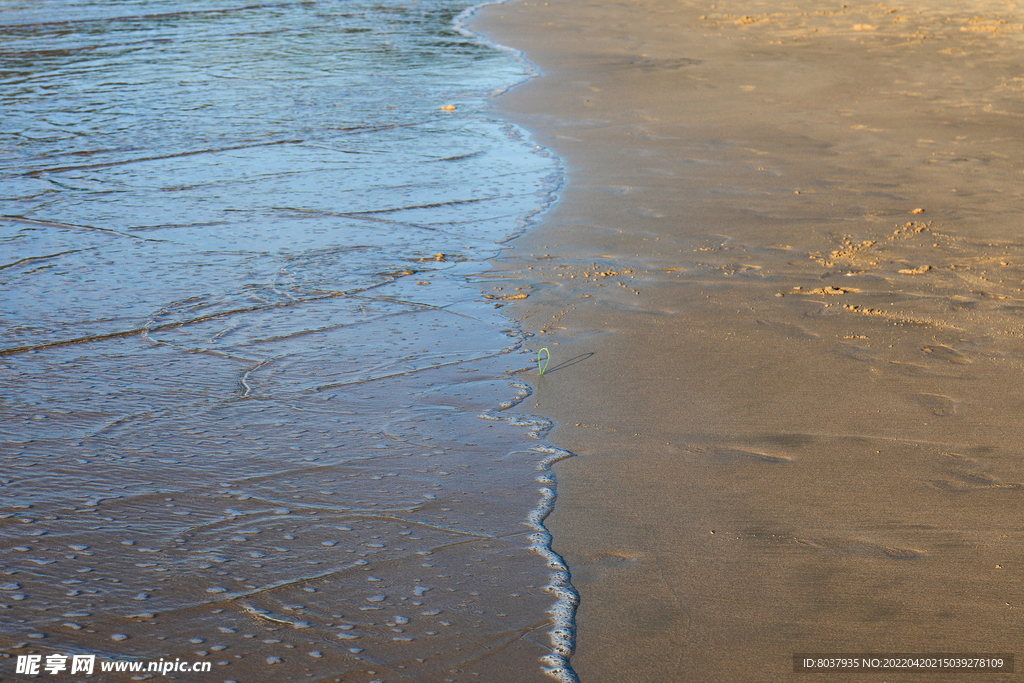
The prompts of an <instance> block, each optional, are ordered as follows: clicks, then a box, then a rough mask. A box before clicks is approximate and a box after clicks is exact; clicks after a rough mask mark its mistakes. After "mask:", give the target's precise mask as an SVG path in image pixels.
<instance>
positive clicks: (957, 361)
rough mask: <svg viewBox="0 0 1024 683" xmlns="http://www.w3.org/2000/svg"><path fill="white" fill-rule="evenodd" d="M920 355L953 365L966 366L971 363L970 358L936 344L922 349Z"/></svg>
mask: <svg viewBox="0 0 1024 683" xmlns="http://www.w3.org/2000/svg"><path fill="white" fill-rule="evenodd" d="M921 353H927V354H928V355H929V356H933V357H935V358H940V359H942V360H944V361H946V362H947V363H952V364H953V365H967V364H968V363H970V362H971V359H970V358H968V357H967V356H965V355H963V354H962V353H960V352H959V351H954V350H953V349H951V348H949V347H948V346H942V345H941V344H936V345H935V346H926V347H924V348H923V349H921Z"/></svg>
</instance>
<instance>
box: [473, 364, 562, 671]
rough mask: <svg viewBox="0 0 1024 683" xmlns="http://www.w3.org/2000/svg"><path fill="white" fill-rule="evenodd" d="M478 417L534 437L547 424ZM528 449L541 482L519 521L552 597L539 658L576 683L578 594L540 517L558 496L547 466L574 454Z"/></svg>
mask: <svg viewBox="0 0 1024 683" xmlns="http://www.w3.org/2000/svg"><path fill="white" fill-rule="evenodd" d="M512 384H513V386H515V387H517V388H518V389H519V390H520V391H519V395H520V396H522V392H523V390H527V391H528V389H526V387H525V386H523V385H521V384H519V383H515V382H513V383H512ZM480 417H481V418H483V419H485V420H494V421H502V422H507V423H509V424H510V425H512V426H515V427H526V428H527V429H528V430H529V435H530V436H531V437H533V438H537V439H540V438H543V437H542V434H543V433H545V432H547V431H548V430H549V429H550V428H551V423H550V422H549V421H547V420H543V419H540V418H537V417H527V416H523V415H505V414H502V413H494V412H489V413H484V414H482V415H481V416H480ZM529 451H530V452H531V453H536V454H537V455H538V456H540V460H539V461H538V462H537V472H539V474H538V475H537V478H536V481H537V483H539V484H541V488H540V489H539V490H538V491H539V493H540V499H539V500H538V501H537V506H536V507H535V508H534V509H533V510H531V511H530V513H529V514H528V515H527V517H526V521H525V522H523V524H525V525H526V526H527V527H529V528H530V529H531V530H532V531H533V533H532V534H530V536H529V538H530V550H531V551H533V552H535V553H537V554H538V555H540V556H541V557H542V558H544V560H545V562H546V563H547V566H548V569H549V570H550V571H551V574H550V575H549V580H548V584H547V585H546V586H544V588H543V590H544V591H545V592H547V593H550V594H551V595H553V596H554V597H555V602H554V604H553V605H551V607H549V608H548V610H547V611H548V614H550V615H551V620H552V626H551V630H550V631H548V639H549V640H550V642H551V654H548V655H545V656H543V657H541V659H540V661H541V664H542V666H543V669H544V673H546V674H548V675H549V676H551V677H552V678H554V679H555V680H557V681H559V682H560V683H579V678H578V677H577V676H576V672H575V671H573V669H572V666H571V664H570V662H569V660H570V659H571V658H572V655H573V652H574V650H575V649H576V608H577V607H578V606H579V603H580V597H579V593H577V592H576V589H575V588H574V587H573V585H572V575H571V573H570V572H569V567H568V566H567V565H566V564H565V560H563V559H562V556H561V555H559V554H558V553H556V552H555V551H554V550H553V549H552V547H551V540H552V537H551V533H550V532H549V531H548V530H547V527H545V526H544V520H545V519H547V517H548V515H550V514H551V511H552V510H554V508H555V500H556V498H557V497H558V493H557V482H556V478H555V473H554V471H553V470H552V469H551V468H552V466H553V465H554V464H555V463H556V462H558V461H559V460H564V459H566V458H571V457H573V455H574V454H573V453H571V452H570V451H567V450H565V449H562V448H559V447H558V446H555V445H554V444H551V443H544V444H541V445H537V446H533V447H532V448H530V449H529Z"/></svg>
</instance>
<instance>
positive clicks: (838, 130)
mask: <svg viewBox="0 0 1024 683" xmlns="http://www.w3.org/2000/svg"><path fill="white" fill-rule="evenodd" d="M474 23H475V27H476V28H478V29H482V30H483V31H484V32H485V33H486V34H488V35H490V36H492V37H493V38H494V39H496V40H497V41H499V42H501V43H504V44H506V45H511V46H513V47H516V48H519V49H522V50H524V51H525V53H526V54H527V56H528V57H529V58H530V59H531V60H532V61H534V62H535V63H536V64H538V65H539V67H540V68H541V69H542V71H543V72H544V76H543V77H542V78H539V79H535V80H533V81H532V82H530V83H528V84H526V85H524V86H520V87H518V88H516V89H514V90H513V91H511V92H510V93H509V94H507V95H505V96H503V97H502V98H500V99H499V100H498V106H499V108H500V109H501V110H502V111H503V112H504V113H505V114H506V115H507V116H509V117H510V118H511V119H512V120H513V121H514V122H516V123H518V124H520V125H522V126H524V127H525V128H527V129H528V130H530V131H532V132H533V134H534V136H535V140H536V142H537V143H538V144H540V145H544V146H548V147H550V148H552V149H553V150H555V151H556V152H557V153H558V154H559V155H561V157H562V158H563V160H564V163H565V165H566V170H567V178H568V180H567V184H566V186H565V188H564V189H563V191H562V194H561V200H560V203H559V204H558V205H557V206H556V207H555V208H554V209H553V210H552V211H551V212H549V213H548V214H547V216H546V219H545V221H544V223H543V225H541V226H540V227H538V228H537V229H535V230H533V231H532V232H530V233H529V234H527V235H526V236H525V237H522V238H520V239H518V240H517V241H516V242H515V243H514V245H513V248H511V249H509V250H508V251H507V252H506V253H505V255H504V257H503V258H502V259H501V260H500V261H499V263H500V266H501V267H502V268H503V269H504V272H505V273H506V275H507V282H504V283H496V285H495V286H505V287H509V286H515V287H523V288H524V289H522V290H521V291H524V292H529V296H528V298H527V299H525V300H521V301H516V302H511V303H510V304H509V305H508V306H507V307H506V308H505V310H506V311H510V312H511V314H512V315H513V316H515V317H516V318H518V319H519V320H520V321H521V322H522V324H523V326H524V330H526V331H528V332H532V333H534V334H535V337H534V338H533V339H532V343H533V345H534V347H535V348H538V349H539V348H540V347H547V348H548V349H550V351H551V354H552V360H551V365H550V367H549V368H548V370H547V372H546V373H545V374H544V376H543V377H539V376H537V374H536V373H534V374H532V375H530V376H526V379H527V380H528V381H529V383H530V384H531V385H532V386H533V387H534V388H535V393H534V395H533V396H532V397H531V399H530V401H529V402H528V403H529V407H530V408H531V409H532V410H533V411H535V412H537V413H539V414H544V415H549V416H553V417H554V418H555V419H556V420H557V422H558V425H559V426H558V428H557V430H556V431H555V432H553V434H552V436H551V438H552V440H553V441H554V442H555V443H556V444H558V445H559V446H561V447H564V448H566V449H569V450H571V451H573V452H575V453H576V454H577V455H578V457H576V458H573V459H570V460H566V461H563V462H561V463H560V464H558V465H557V466H556V467H555V471H556V473H557V476H558V502H557V504H556V507H555V512H554V514H553V515H552V516H551V517H550V518H549V520H548V526H549V528H550V529H551V530H552V532H553V534H554V539H555V540H554V549H555V550H556V551H557V552H559V553H561V554H562V555H563V556H564V557H565V559H566V561H567V563H568V565H569V567H570V569H571V571H572V577H573V583H574V585H575V586H576V588H577V589H578V590H579V592H580V598H581V603H580V607H579V611H578V615H577V624H578V640H577V650H576V654H575V656H574V657H573V660H572V662H573V666H574V668H575V670H576V671H577V673H578V674H579V676H580V679H581V680H582V681H584V683H591V682H597V681H762V680H788V679H789V678H790V677H798V676H796V675H795V674H793V673H792V654H793V653H796V652H837V653H838V652H847V653H849V652H877V653H886V652H965V653H966V652H988V653H994V652H1015V651H1016V652H1018V653H1019V652H1021V650H1022V648H1021V646H1022V635H1021V633H1022V630H1021V619H1020V616H1019V615H1020V609H1021V600H1020V595H1021V590H1020V589H1021V579H1022V576H1024V572H1022V568H1024V552H1022V548H1024V544H1022V542H1021V541H1022V538H1021V536H1022V525H1021V522H1020V514H1019V510H1020V508H1021V501H1022V497H1024V484H1022V482H1024V471H1022V464H1021V446H1020V438H1019V437H1020V431H1021V429H1020V415H1021V412H1022V404H1024V395H1022V386H1024V381H1022V379H1024V354H1022V351H1021V347H1022V344H1021V338H1022V334H1024V325H1022V322H1024V292H1022V280H1024V240H1022V237H1021V234H1020V226H1021V223H1020V208H1021V198H1022V189H1021V188H1022V187H1024V185H1022V183H1021V180H1022V178H1021V174H1020V170H1019V160H1020V159H1021V158H1022V156H1024V138H1022V137H1021V136H1020V129H1021V122H1022V116H1024V79H1022V77H1021V73H1020V70H1019V54H1020V50H1021V46H1022V42H1024V26H1022V25H1024V17H1022V16H1021V13H1020V10H1017V9H1014V8H1013V7H1012V6H1011V5H1007V4H1004V3H997V2H972V3H969V4H968V5H964V4H952V3H945V2H940V3H935V4H932V5H929V6H928V7H924V8H920V9H913V8H911V9H904V8H900V7H897V6H889V5H881V4H868V3H849V4H846V5H841V4H831V3H821V2H810V3H799V4H785V5H779V4H777V3H767V2H753V3H751V2H744V3H735V2H730V3H717V4H715V5H707V4H703V3H695V2H689V1H686V0H684V1H677V0H673V1H671V2H668V1H667V0H642V1H641V2H637V3H628V4H627V3H611V2H603V1H600V0H597V1H595V0H551V1H549V2H539V3H534V2H529V3H524V2H518V1H517V2H513V3H511V4H508V5H503V6H496V7H491V8H488V9H487V10H485V11H484V12H483V13H481V14H480V15H479V16H478V18H477V19H476V20H475V22H474ZM908 675H909V674H888V675H878V676H870V678H871V679H872V680H905V679H906V677H907V676H908ZM975 676H977V674H965V673H960V672H956V673H939V674H915V675H914V676H913V678H914V680H950V681H954V680H955V681H962V680H973V679H974V678H975ZM983 677H984V676H983ZM991 678H993V679H1005V678H1006V677H1005V676H1000V675H993V676H991ZM804 679H806V680H830V681H833V680H861V679H863V677H861V676H858V675H855V674H846V675H844V674H826V675H822V674H818V675H809V676H805V677H804ZM986 680H987V679H986Z"/></svg>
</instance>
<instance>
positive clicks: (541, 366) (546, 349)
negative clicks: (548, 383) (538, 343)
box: [537, 346, 551, 377]
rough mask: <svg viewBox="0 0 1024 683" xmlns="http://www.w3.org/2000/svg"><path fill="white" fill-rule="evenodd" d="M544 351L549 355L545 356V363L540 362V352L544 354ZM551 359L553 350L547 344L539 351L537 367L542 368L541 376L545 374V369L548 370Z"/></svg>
mask: <svg viewBox="0 0 1024 683" xmlns="http://www.w3.org/2000/svg"><path fill="white" fill-rule="evenodd" d="M542 353H546V354H547V356H546V357H545V358H544V364H543V365H541V364H540V354H542ZM550 360H551V352H550V351H548V348H547V347H546V346H545V347H544V348H543V349H541V350H540V351H538V352H537V367H538V368H539V369H540V376H541V377H543V376H544V371H545V370H547V367H548V361H550Z"/></svg>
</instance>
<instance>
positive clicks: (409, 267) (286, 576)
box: [0, 0, 571, 681]
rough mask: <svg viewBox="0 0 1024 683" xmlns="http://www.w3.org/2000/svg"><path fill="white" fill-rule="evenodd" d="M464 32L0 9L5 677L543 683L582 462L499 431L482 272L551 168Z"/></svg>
mask: <svg viewBox="0 0 1024 683" xmlns="http://www.w3.org/2000/svg"><path fill="white" fill-rule="evenodd" d="M464 6H465V5H458V6H456V5H453V4H452V3H442V2H441V1H440V0H428V1H427V2H422V1H421V2H410V3H407V4H397V3H393V4H384V3H379V2H367V1H364V0H353V1H333V0H323V1H319V2H276V3H262V4H260V3H253V4H246V3H232V2H227V1H226V0H202V1H201V2H198V1H191V2H181V1H180V0H178V1H175V0H164V1H160V0H151V1H143V0H131V1H127V0H126V1H123V2H101V1H99V0H91V1H86V0H80V1H78V2H75V1H73V0H63V1H59V2H58V1H56V0H45V1H40V0H31V1H25V2H6V3H4V4H3V5H0V85H2V87H0V102H2V107H3V112H4V116H3V126H2V127H0V150H2V151H0V185H2V187H3V192H2V193H0V216H2V217H0V291H2V294H0V377H2V380H0V381H2V382H3V385H4V391H3V393H2V395H0V414H2V417H0V438H2V442H0V449H2V455H0V457H2V462H3V469H2V471H0V486H2V491H3V497H2V500H0V572H3V575H2V576H0V648H2V652H4V653H7V654H9V655H12V656H16V655H18V654H26V653H33V652H37V653H42V654H49V653H52V652H63V653H64V654H73V653H80V652H81V653H94V654H98V655H100V656H101V657H110V658H137V659H143V660H148V659H158V658H160V657H164V658H175V657H180V658H182V659H198V660H209V661H211V662H212V663H213V669H214V672H213V673H212V674H208V676H212V678H210V680H238V681H261V680H285V679H290V678H294V679H299V680H340V679H341V678H342V677H343V680H345V681H364V680H365V681H371V680H390V679H394V678H406V679H414V680H462V679H475V680H480V676H484V677H485V678H489V679H490V680H530V679H531V678H543V673H542V670H541V668H540V665H539V664H538V661H537V660H538V658H540V657H542V656H544V655H547V654H549V653H550V652H551V644H550V643H551V641H550V639H549V638H550V634H549V631H551V629H552V621H551V614H550V613H549V610H550V608H551V605H552V602H553V599H554V598H553V596H552V594H551V592H550V590H548V591H545V590H544V588H545V586H546V585H547V584H548V582H549V581H550V580H551V579H550V576H549V573H550V569H549V566H548V560H547V559H545V558H542V557H541V556H539V555H538V554H536V553H534V552H531V551H530V549H529V548H530V544H531V543H536V542H537V539H535V538H534V539H531V538H530V534H531V529H530V528H529V527H528V526H525V525H524V521H526V520H527V518H528V517H529V515H530V512H531V510H533V509H534V508H535V507H536V505H537V501H538V495H539V494H538V487H539V484H538V483H537V477H538V473H537V468H538V463H539V462H540V461H541V460H542V459H543V458H545V457H547V458H550V457H557V456H558V454H554V455H552V453H551V452H549V451H546V450H545V449H544V448H543V447H539V446H540V443H539V442H538V441H537V440H536V439H537V437H538V436H539V435H541V434H542V432H543V430H544V428H545V425H543V424H540V423H532V422H530V421H528V420H523V419H521V418H518V419H517V418H513V417H511V416H510V417H508V418H507V419H505V417H504V416H505V415H506V413H507V412H509V411H506V412H502V413H488V414H489V415H490V419H481V417H480V415H481V413H485V412H488V411H491V410H493V409H494V408H495V407H497V406H499V405H502V404H503V403H505V404H507V403H508V402H509V400H510V398H512V396H513V393H514V391H515V389H514V388H512V387H510V385H509V382H508V380H507V375H505V372H506V371H511V370H514V369H516V367H517V366H518V365H521V364H524V363H523V362H522V361H521V360H520V359H521V358H526V357H525V356H523V357H520V356H519V355H518V354H517V353H514V352H515V351H517V349H518V345H519V340H518V338H517V337H516V336H515V333H514V331H512V330H509V329H508V321H507V320H505V319H504V318H502V317H500V315H498V313H497V312H496V311H494V309H493V308H490V307H489V306H490V305H489V304H488V305H487V307H485V306H484V304H483V303H481V301H482V300H481V298H480V295H479V287H480V285H479V284H476V283H475V281H476V280H477V279H478V278H476V277H474V274H479V273H481V272H483V271H485V270H486V264H485V263H484V262H485V261H486V259H487V258H488V257H490V256H492V255H493V254H494V253H496V250H497V244H498V243H499V242H501V241H503V240H505V239H507V238H508V237H509V236H510V235H512V234H514V233H515V232H516V231H517V230H519V229H521V228H522V226H523V225H525V221H526V220H527V218H528V216H529V215H530V214H531V212H535V211H537V210H539V209H540V208H542V206H543V204H544V202H545V201H547V198H548V196H549V193H550V192H551V177H552V174H553V173H554V171H555V168H554V165H553V163H552V161H551V160H550V159H549V158H547V157H545V156H544V155H542V154H539V153H537V152H536V150H534V149H533V148H532V147H531V146H530V145H528V144H527V143H525V142H524V141H523V140H521V139H519V138H518V136H517V134H516V131H515V130H512V129H510V128H506V127H503V126H501V125H500V124H498V123H496V122H494V121H492V120H490V119H488V118H487V116H486V113H485V111H484V110H485V108H486V106H487V103H486V101H485V100H484V99H483V97H482V96H483V95H485V94H486V93H487V92H489V91H490V90H492V89H494V88H497V87H500V86H502V85H503V84H508V83H511V82H515V81H517V80H520V79H521V78H522V75H523V73H522V67H521V66H519V65H517V64H516V63H514V62H513V61H511V60H509V59H508V58H507V56H505V55H504V54H502V53H500V52H497V51H495V50H491V49H489V48H486V47H484V46H482V45H480V44H477V43H476V42H474V41H473V40H472V39H469V38H467V37H465V36H463V35H461V34H459V33H458V32H457V31H455V30H454V29H453V28H452V27H451V22H452V19H453V17H454V16H455V14H457V13H458V12H459V11H461V10H462V9H463V8H464ZM447 104H454V105H456V106H457V107H458V109H457V110H456V111H455V112H446V111H442V109H441V106H442V105H447ZM510 354H511V355H510ZM519 393H520V398H521V397H522V396H524V395H525V390H523V389H520V390H519ZM542 479H543V477H542ZM534 517H536V514H535V515H534ZM541 540H543V539H541ZM555 559H557V558H555ZM555 564H556V566H555V569H557V568H558V567H557V562H556V563H555ZM563 578H564V577H563ZM556 592H557V591H556ZM567 599H568V600H571V595H570V596H568V598H567ZM563 607H564V606H563ZM12 661H13V660H7V663H8V664H10V663H11V662H12ZM552 663H553V664H558V661H556V660H548V664H552ZM0 664H2V662H0ZM3 666H7V665H3ZM11 666H12V667H13V664H11ZM268 667H272V668H268ZM0 671H3V669H0ZM12 671H13V669H12ZM221 674H222V675H221ZM3 675H4V674H3V673H0V676H3ZM568 675H569V676H571V674H568ZM179 676H181V674H179ZM217 676H220V678H218V677H217ZM122 677H123V675H122ZM168 678H169V679H171V680H174V679H175V674H170V675H169V676H168Z"/></svg>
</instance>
